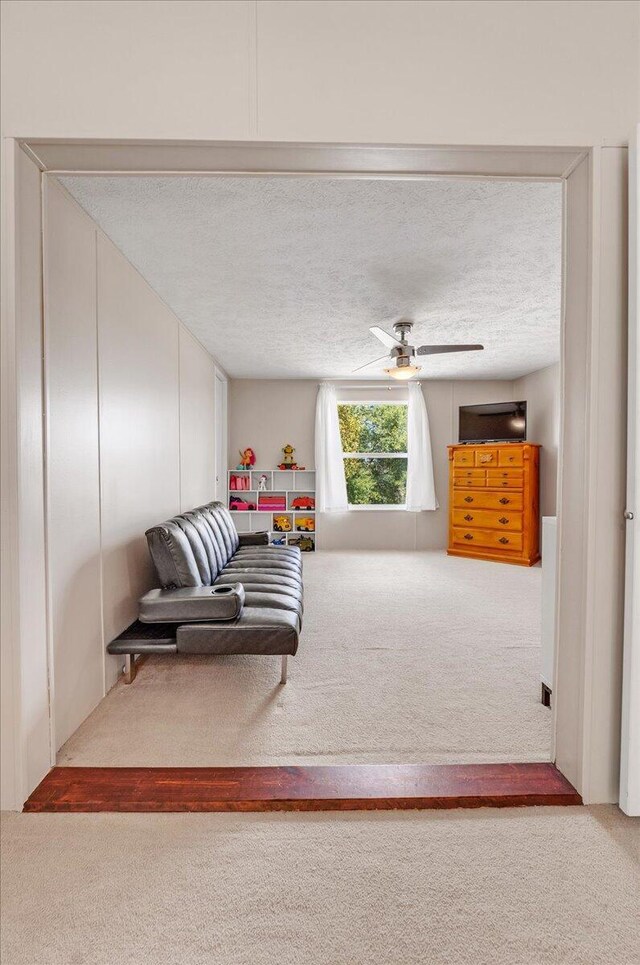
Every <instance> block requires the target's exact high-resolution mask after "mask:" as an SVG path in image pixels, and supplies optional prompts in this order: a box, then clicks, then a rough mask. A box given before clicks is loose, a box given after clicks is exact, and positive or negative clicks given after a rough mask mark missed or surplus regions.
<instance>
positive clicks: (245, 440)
mask: <svg viewBox="0 0 640 965" xmlns="http://www.w3.org/2000/svg"><path fill="white" fill-rule="evenodd" d="M421 385H422V390H423V392H424V396H425V400H426V403H427V410H428V413H429V423H430V429H431V444H432V450H433V456H434V472H435V483H436V492H437V495H438V500H439V503H440V508H439V509H437V510H436V511H435V512H425V513H407V512H405V511H403V510H398V511H397V512H396V511H394V510H357V511H356V512H350V513H346V514H326V513H324V514H322V515H321V516H320V518H319V520H318V534H319V535H318V545H319V547H320V548H322V549H332V550H335V549H443V548H444V547H446V545H447V523H448V503H449V492H448V479H449V460H448V455H447V445H448V444H450V443H452V442H455V441H457V438H458V408H459V406H461V405H472V404H474V403H479V402H504V401H510V400H511V399H513V383H512V382H510V381H491V380H487V381H480V380H470V381H434V382H429V381H424V382H422V383H421ZM336 386H337V387H338V395H339V398H341V399H343V400H345V401H347V400H348V401H354V402H357V401H359V400H360V401H363V400H365V399H366V400H368V401H376V400H378V399H380V400H383V401H384V400H385V399H387V398H389V397H391V398H392V399H401V398H406V392H403V390H402V389H399V390H398V389H396V390H393V392H392V393H389V392H388V391H387V390H386V389H378V390H377V391H376V390H368V391H363V390H361V389H357V390H345V389H344V388H341V386H340V382H336ZM317 392H318V382H317V381H316V380H312V379H289V380H286V379H282V380H278V379H232V380H231V381H230V383H229V466H230V467H231V468H233V467H234V466H235V465H237V463H238V450H239V449H241V448H246V446H251V447H252V448H253V449H254V451H255V452H256V456H257V462H256V465H257V466H259V467H260V468H267V469H268V468H271V467H273V466H276V465H277V464H278V462H279V461H281V459H282V451H281V447H282V446H283V445H285V443H287V442H289V443H291V445H293V446H295V448H296V455H295V458H296V461H297V462H298V463H299V464H300V465H304V466H306V467H307V468H313V466H314V420H315V405H316V396H317Z"/></svg>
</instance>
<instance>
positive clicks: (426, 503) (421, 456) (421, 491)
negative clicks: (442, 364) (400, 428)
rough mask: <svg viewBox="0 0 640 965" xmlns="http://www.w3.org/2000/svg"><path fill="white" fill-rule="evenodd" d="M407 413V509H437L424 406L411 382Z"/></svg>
mask: <svg viewBox="0 0 640 965" xmlns="http://www.w3.org/2000/svg"><path fill="white" fill-rule="evenodd" d="M408 389H409V406H408V412H407V456H408V458H407V509H408V510H409V512H410V513H419V512H421V511H422V510H424V509H437V508H438V500H437V498H436V487H435V483H434V481H433V455H432V452H431V433H430V432H429V416H428V415H427V406H426V404H425V401H424V395H423V394H422V388H421V387H420V383H419V382H411V383H410V384H409V386H408Z"/></svg>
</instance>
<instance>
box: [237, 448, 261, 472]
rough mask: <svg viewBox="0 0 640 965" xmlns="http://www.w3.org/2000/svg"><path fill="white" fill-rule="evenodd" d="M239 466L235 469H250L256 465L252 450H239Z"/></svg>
mask: <svg viewBox="0 0 640 965" xmlns="http://www.w3.org/2000/svg"><path fill="white" fill-rule="evenodd" d="M238 451H239V453H240V465H238V466H236V469H251V467H252V466H255V464H256V454H255V452H254V451H253V449H239V450H238Z"/></svg>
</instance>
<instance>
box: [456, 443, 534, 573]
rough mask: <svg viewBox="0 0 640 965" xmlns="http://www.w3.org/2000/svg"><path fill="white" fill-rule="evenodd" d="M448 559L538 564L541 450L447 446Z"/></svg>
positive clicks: (489, 445) (497, 445) (509, 445)
mask: <svg viewBox="0 0 640 965" xmlns="http://www.w3.org/2000/svg"><path fill="white" fill-rule="evenodd" d="M448 448H449V548H448V550H447V552H448V554H449V555H450V556H473V557H474V558H475V559H481V560H495V561H496V562H499V563H517V564H518V565H519V566H533V564H534V563H537V562H538V560H539V559H540V542H539V540H540V504H539V495H538V486H539V483H538V475H539V474H538V468H539V465H540V446H538V445H537V444H536V443H533V442H522V443H520V442H502V443H500V442H497V443H493V442H491V443H482V444H478V445H469V444H467V445H459V446H449V447H448Z"/></svg>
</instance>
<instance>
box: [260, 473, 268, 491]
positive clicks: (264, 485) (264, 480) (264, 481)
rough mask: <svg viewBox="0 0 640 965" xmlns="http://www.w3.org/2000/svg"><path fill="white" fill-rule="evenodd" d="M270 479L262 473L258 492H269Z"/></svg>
mask: <svg viewBox="0 0 640 965" xmlns="http://www.w3.org/2000/svg"><path fill="white" fill-rule="evenodd" d="M267 482H268V477H267V476H266V474H265V473H262V475H261V476H260V479H259V480H258V492H261V493H264V492H266V491H267Z"/></svg>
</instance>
